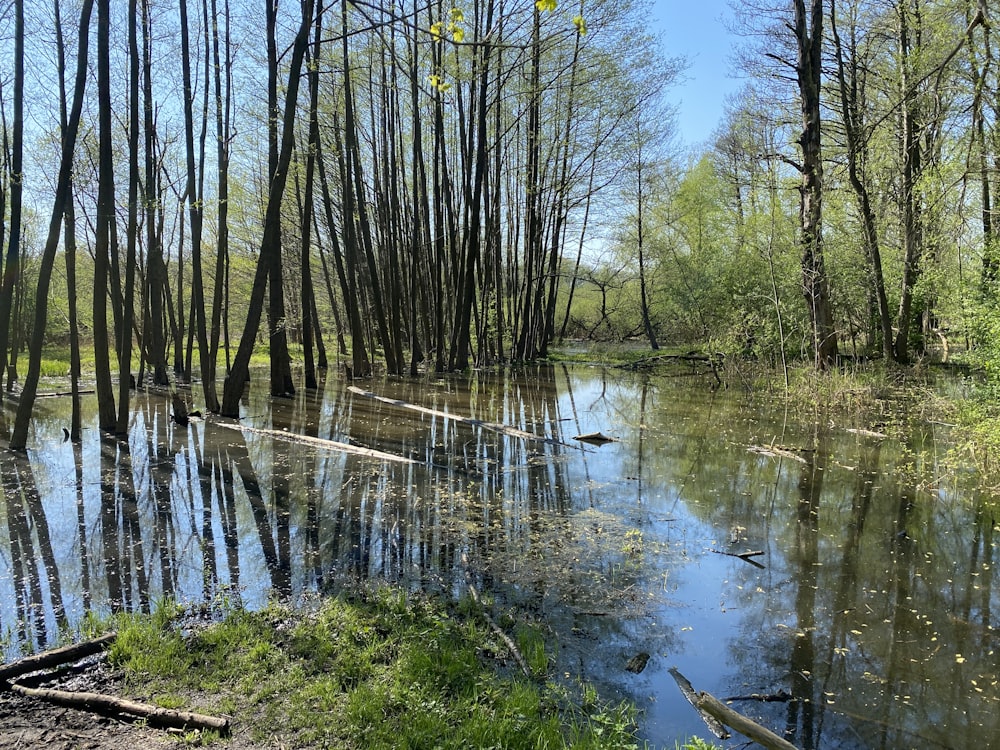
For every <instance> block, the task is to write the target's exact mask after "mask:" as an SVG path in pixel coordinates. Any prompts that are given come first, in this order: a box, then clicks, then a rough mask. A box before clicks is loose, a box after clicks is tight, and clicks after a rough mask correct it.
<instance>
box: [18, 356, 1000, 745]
mask: <svg viewBox="0 0 1000 750" xmlns="http://www.w3.org/2000/svg"><path fill="white" fill-rule="evenodd" d="M263 380H266V378H264V379H263ZM708 386H709V384H707V383H703V382H700V381H680V380H678V379H668V378H659V379H658V378H650V377H647V376H645V375H640V374H633V373H626V372H623V371H613V370H602V369H598V368H575V369H573V368H563V367H536V368H527V369H525V370H521V371H515V370H508V371H502V372H500V371H496V372H494V371H490V372H475V373H472V374H470V375H469V376H468V377H453V378H451V377H449V378H424V379H420V380H404V379H393V380H386V381H384V382H383V381H372V382H369V383H366V384H365V387H366V388H368V389H370V390H373V391H377V392H378V394H379V395H381V396H384V397H385V398H388V399H392V400H397V401H400V402H408V403H412V404H418V405H420V406H421V407H424V408H425V411H422V412H421V411H415V410H412V409H407V408H404V407H403V406H402V405H400V404H398V403H397V404H390V403H386V402H384V401H378V400H375V399H371V398H365V397H363V396H360V395H358V394H357V393H352V392H351V391H349V390H348V389H347V384H346V383H344V382H342V381H340V380H337V379H330V380H328V381H327V382H325V383H323V384H321V387H320V389H318V390H316V391H305V390H303V391H300V393H299V394H297V395H296V397H295V398H294V399H291V400H282V399H277V400H272V399H271V398H270V397H269V395H268V394H267V393H266V392H258V391H257V390H255V389H253V388H251V389H250V390H249V392H248V394H247V396H246V397H245V400H244V403H243V414H244V417H243V419H242V420H240V422H239V423H236V422H233V421H231V420H230V421H226V420H218V419H215V418H211V417H210V418H209V419H207V420H205V421H195V422H192V423H191V424H190V425H189V426H188V427H186V428H182V427H180V426H178V425H176V424H174V423H173V422H171V421H170V418H169V409H168V403H167V399H166V398H164V397H162V396H160V395H157V394H155V393H152V392H150V393H138V394H136V399H135V411H134V412H133V414H132V419H131V428H130V433H129V435H128V439H127V440H125V441H123V440H116V439H114V438H109V437H103V438H102V437H99V433H98V431H97V429H96V424H95V422H96V420H95V419H94V417H93V405H92V404H91V405H90V414H91V417H90V419H89V421H88V422H87V423H86V424H85V425H84V426H85V429H84V441H83V442H82V443H79V444H73V443H70V442H62V440H61V436H62V425H63V424H65V423H67V422H68V418H69V413H70V410H69V403H68V400H64V399H50V400H48V401H47V409H48V413H47V416H42V417H40V418H39V420H38V421H37V422H36V425H35V436H36V437H35V443H34V445H33V446H32V447H31V449H30V450H29V452H28V454H27V456H16V455H14V454H8V453H0V478H2V482H3V489H4V497H3V503H4V507H3V509H2V512H0V632H2V635H3V637H4V639H5V641H4V643H5V644H6V653H7V656H8V657H11V656H14V655H15V654H17V653H18V652H19V651H22V650H24V649H25V648H35V649H37V648H42V647H45V646H46V645H48V644H51V643H53V642H54V641H55V640H56V639H57V638H58V636H59V633H60V631H62V630H64V629H69V630H71V631H72V630H73V629H75V628H77V627H78V626H79V625H80V623H81V621H82V619H83V617H84V615H85V613H87V612H89V611H94V612H96V613H98V614H106V613H109V612H113V611H118V610H124V611H149V609H151V608H152V607H154V606H156V603H158V602H161V601H165V600H169V599H173V600H177V601H179V602H182V603H190V604H193V605H198V606H199V607H207V608H208V609H212V608H213V607H219V606H222V605H223V604H224V605H226V606H233V605H235V606H247V607H259V606H263V605H264V604H265V603H266V602H267V601H268V600H269V599H271V598H274V597H282V598H290V599H292V600H293V601H298V600H300V599H301V597H303V596H305V595H308V594H310V593H312V592H319V593H323V592H327V591H333V590H336V588H337V586H338V584H339V583H341V582H342V581H344V580H345V579H348V580H355V579H368V578H375V579H378V580H386V581H391V582H393V583H396V584H399V585H401V586H403V587H405V588H407V589H408V590H411V591H425V592H428V593H432V594H439V595H445V596H460V595H462V594H464V592H465V590H466V575H467V573H468V574H470V575H471V576H472V580H473V581H474V582H475V583H476V584H477V586H478V587H479V588H480V589H481V590H482V591H484V592H485V593H488V594H490V595H491V596H492V601H493V606H494V607H495V608H496V609H497V611H498V612H499V611H509V612H511V613H512V614H513V615H514V616H515V617H516V618H517V619H538V620H541V621H542V622H543V623H544V624H545V625H546V626H547V628H548V632H550V633H552V635H553V651H552V654H553V658H554V659H555V660H556V663H555V664H554V669H553V674H557V675H565V674H569V675H571V676H573V675H576V674H578V673H582V674H584V675H585V676H586V677H588V679H592V680H594V681H596V682H598V683H599V684H601V685H602V686H603V688H604V689H606V690H608V691H610V692H611V693H614V692H616V691H617V692H619V693H620V694H622V695H624V696H627V697H631V698H632V699H634V700H637V701H639V702H640V704H641V706H642V707H643V708H644V709H645V713H644V725H643V727H644V729H643V731H644V732H645V733H646V734H647V736H649V737H650V738H651V739H652V740H654V741H655V742H661V741H662V740H663V738H675V737H680V736H684V735H691V734H701V735H704V732H705V730H704V727H702V726H701V725H700V724H699V723H698V719H697V717H696V716H695V715H694V714H693V712H692V711H691V709H690V707H689V706H688V705H687V704H686V703H685V702H684V700H683V699H682V698H681V697H680V696H679V695H678V694H677V692H676V687H675V685H674V682H673V680H672V678H670V677H669V675H668V674H667V669H668V668H669V667H670V666H673V665H675V664H676V665H677V666H678V667H679V668H680V669H681V671H682V672H683V673H685V674H686V675H687V676H688V677H689V678H690V679H691V681H692V682H693V683H694V684H695V686H696V687H698V688H699V689H704V690H708V691H710V692H713V693H714V694H716V695H719V696H727V695H741V694H745V693H747V692H758V693H767V692H775V691H777V690H779V689H787V690H788V691H789V692H790V693H791V694H792V695H794V696H795V698H796V700H795V701H793V702H789V703H787V704H779V703H768V704H761V703H754V704H741V705H738V706H737V707H738V708H740V709H742V710H744V711H745V712H746V713H747V714H749V715H750V716H751V717H753V718H755V719H756V720H758V721H760V722H761V723H764V724H766V725H767V726H769V727H771V728H772V729H776V730H778V731H787V732H788V734H789V736H790V737H792V738H793V739H794V741H795V742H796V743H797V744H799V745H800V746H801V747H803V748H824V747H859V748H860V747H865V748H867V747H882V748H897V747H898V748H901V747H914V746H921V747H956V746H971V745H976V744H979V745H983V744H985V745H989V743H990V742H992V741H993V738H994V737H995V736H998V734H1000V718H998V717H1000V712H998V711H997V710H996V708H997V703H998V701H1000V692H998V688H997V684H998V676H997V668H996V658H995V653H996V649H997V647H998V645H1000V643H998V638H997V635H996V632H995V630H994V622H995V620H996V618H995V617H994V616H993V614H992V611H993V608H994V607H995V606H996V600H995V598H994V596H995V595H994V592H995V591H996V590H997V587H996V585H995V584H996V580H995V579H996V576H997V573H996V571H995V570H994V562H995V559H996V554H995V551H994V550H995V547H996V544H997V540H996V534H995V529H996V523H997V521H996V506H995V504H994V502H993V501H992V499H991V498H989V497H987V496H984V495H982V494H980V493H979V492H978V490H977V488H976V487H975V485H974V484H971V485H964V484H963V481H964V480H965V479H966V478H968V477H967V475H963V474H961V473H955V472H951V473H949V472H948V471H947V468H946V467H942V466H941V465H940V463H939V462H938V461H937V459H936V456H939V455H941V454H943V453H944V447H946V443H945V442H941V443H940V444H937V443H934V442H928V441H927V440H926V436H925V435H921V434H919V433H917V432H914V433H913V435H912V436H910V435H907V434H903V442H902V443H900V442H897V441H895V440H892V439H875V438H872V437H867V436H859V435H858V434H856V433H850V432H848V431H847V430H846V429H844V428H842V427H838V426H836V425H834V424H833V421H834V420H832V419H829V418H820V419H816V420H814V419H812V418H811V415H801V417H799V416H797V415H793V414H790V413H788V412H786V411H783V410H782V409H780V408H776V407H775V406H773V405H770V404H767V403H759V402H751V401H750V400H748V399H746V398H744V397H743V396H742V394H738V393H733V392H716V391H713V390H711V389H710V388H709V387H708ZM265 390H266V389H265ZM64 401H66V402H65V403H64ZM86 408H87V405H86V404H85V409H86ZM442 414H454V415H460V416H465V417H472V418H475V419H479V420H481V421H482V422H489V423H502V424H506V425H510V426H512V427H515V428H517V429H518V430H521V431H525V432H530V433H533V434H534V435H536V436H537V438H538V439H525V438H523V437H518V436H515V435H513V434H504V433H503V432H498V431H495V430H491V429H486V428H484V427H482V426H479V425H477V424H474V423H469V422H467V421H458V420H455V419H451V418H448V417H445V416H442ZM244 428H253V429H244ZM598 430H600V431H603V432H605V433H606V434H611V435H613V436H614V437H616V438H618V442H615V443H611V444H608V445H606V446H603V447H601V448H594V447H590V446H584V445H582V444H579V443H576V442H574V441H572V439H571V436H572V435H576V434H581V433H586V432H592V431H598ZM297 436H305V437H307V438H309V439H310V440H311V441H312V442H311V443H306V442H302V441H301V440H297V439H296V438H297ZM911 438H912V439H911ZM320 441H335V442H337V443H342V444H343V443H348V444H350V445H353V446H355V447H357V448H368V449H374V450H378V451H382V452H385V453H389V454H394V455H395V456H397V457H398V458H399V460H395V461H390V460H383V459H377V458H371V457H368V456H363V455H358V454H354V453H347V452H344V451H342V450H333V449H331V448H330V446H323V445H320V444H319V443H320ZM767 444H772V445H776V446H780V445H784V446H788V447H790V448H792V449H799V448H806V449H808V450H802V451H800V452H799V456H800V457H801V458H802V459H803V461H797V460H791V459H789V458H782V457H768V456H766V455H762V454H760V453H754V452H750V451H749V450H748V447H750V446H753V445H767ZM973 479H974V477H973ZM744 544H745V545H747V546H748V547H753V548H755V549H761V550H763V551H764V552H765V554H764V555H763V556H762V557H761V558H760V559H761V560H763V562H764V563H765V565H766V567H765V568H764V569H757V568H754V567H751V566H749V565H747V564H746V563H745V562H743V561H741V560H739V559H737V558H732V557H726V556H723V555H714V554H710V553H709V552H710V551H729V552H739V551H742V549H743V547H741V545H744ZM639 651H644V652H648V653H650V654H652V658H651V659H650V661H649V663H648V665H647V668H646V669H645V671H644V672H643V673H642V674H641V675H632V674H630V673H627V672H625V671H624V664H625V663H626V662H627V661H628V659H629V658H631V657H632V656H634V655H635V653H637V652H639ZM651 699H652V700H651ZM984 741H985V742H984Z"/></svg>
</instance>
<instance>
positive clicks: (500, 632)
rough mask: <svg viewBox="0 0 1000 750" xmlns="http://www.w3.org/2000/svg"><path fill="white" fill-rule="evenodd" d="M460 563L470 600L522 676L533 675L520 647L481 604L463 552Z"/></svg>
mask: <svg viewBox="0 0 1000 750" xmlns="http://www.w3.org/2000/svg"><path fill="white" fill-rule="evenodd" d="M462 564H463V565H464V567H465V585H466V586H468V588H469V596H471V597H472V601H474V602H475V603H476V606H477V607H479V611H480V613H481V614H482V616H483V618H484V619H485V620H486V623H487V624H488V625H489V626H490V629H491V630H492V631H493V632H494V633H496V634H497V636H499V638H500V640H502V641H503V642H504V643H505V644H506V645H507V648H508V649H510V653H511V655H512V656H513V657H514V661H516V662H517V666H519V667H520V668H521V671H522V672H523V673H524V676H525V677H527V678H529V679H530V678H532V677H534V675H533V674H532V673H531V668H530V667H529V666H528V662H527V661H525V659H524V656H523V655H522V654H521V649H519V648H518V647H517V644H516V643H514V640H513V639H512V638H511V637H510V636H509V635H507V633H506V632H504V629H503V628H501V627H500V626H499V625H497V623H496V621H495V620H494V619H493V618H492V617H490V613H489V612H487V611H486V607H485V606H483V602H482V600H481V599H480V598H479V592H478V591H476V587H475V586H474V585H473V583H472V580H471V579H472V574H471V573H470V572H469V560H468V558H466V556H465V555H464V554H463V555H462Z"/></svg>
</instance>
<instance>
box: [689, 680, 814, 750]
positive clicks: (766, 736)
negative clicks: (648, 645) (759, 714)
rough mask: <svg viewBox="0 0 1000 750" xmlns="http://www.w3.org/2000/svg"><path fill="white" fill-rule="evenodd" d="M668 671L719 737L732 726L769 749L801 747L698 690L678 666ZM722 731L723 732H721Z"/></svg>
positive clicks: (790, 749)
mask: <svg viewBox="0 0 1000 750" xmlns="http://www.w3.org/2000/svg"><path fill="white" fill-rule="evenodd" d="M669 671H670V674H671V675H673V678H674V679H675V680H676V681H677V687H679V688H680V690H681V693H683V694H684V697H685V698H687V700H688V703H690V704H691V705H692V706H694V708H695V710H696V711H697V712H698V713H699V715H700V716H701V718H702V719H703V720H704V722H705V724H706V725H707V726H708V728H709V729H710V730H711V731H712V733H713V734H715V736H716V737H718V738H719V739H722V740H724V739H727V738H728V737H729V736H730V735H729V732H727V731H726V729H725V727H730V728H731V729H733V730H734V731H736V732H739V733H740V734H742V735H743V736H744V737H746V738H747V739H750V740H752V741H754V742H756V743H757V744H758V745H761V746H762V747H765V748H767V750H798V748H797V747H795V745H793V744H792V743H791V742H789V741H788V740H786V739H784V738H782V737H779V736H778V735H776V734H775V733H774V732H772V731H771V730H770V729H767V728H766V727H762V726H761V725H760V724H758V723H757V722H755V721H753V720H752V719H748V718H747V717H746V716H744V715H743V714H741V713H739V712H738V711H734V710H733V709H731V708H729V706H727V705H725V704H723V703H722V702H721V701H720V700H719V699H718V698H716V697H714V696H713V695H711V694H709V693H705V692H700V693H699V692H696V691H695V689H694V687H692V685H691V683H690V682H688V680H687V678H686V677H685V676H684V675H682V674H681V673H680V672H679V671H678V670H677V667H671V668H670V670H669ZM723 725H724V726H723ZM720 731H721V732H722V734H719V732H720Z"/></svg>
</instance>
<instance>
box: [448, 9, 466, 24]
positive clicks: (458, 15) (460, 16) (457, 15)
mask: <svg viewBox="0 0 1000 750" xmlns="http://www.w3.org/2000/svg"><path fill="white" fill-rule="evenodd" d="M451 20H452V21H453V22H454V23H462V21H464V20H465V14H464V13H462V10H461V9H460V8H452V9H451Z"/></svg>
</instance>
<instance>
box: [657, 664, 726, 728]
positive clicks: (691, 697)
mask: <svg viewBox="0 0 1000 750" xmlns="http://www.w3.org/2000/svg"><path fill="white" fill-rule="evenodd" d="M667 671H668V672H670V676H671V677H673V678H674V681H675V682H676V683H677V687H678V688H680V691H681V695H683V696H684V697H685V698H687V702H688V703H690V704H691V705H692V706H694V710H695V711H697V712H698V715H699V716H701V720H702V721H704V722H705V726H707V727H708V731H710V732H711V733H712V734H714V735H715V736H716V737H718V738H719V739H720V740H728V739H729V738H730V737H731V736H732V735H730V734H729V732H728V731H727V730H726V728H725V727H724V726H723V725H722V722H720V721H719V720H718V719H716V718H715V717H714V716H712V714H710V713H708V712H707V711H705V709H703V708H701V707H700V706H699V705H698V693H696V692H695V689H694V686H693V685H692V684H691V683H690V682H689V681H688V678H687V677H685V676H684V675H682V674H681V673H680V671H679V670H678V669H677V667H671V668H670V669H668V670H667Z"/></svg>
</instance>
